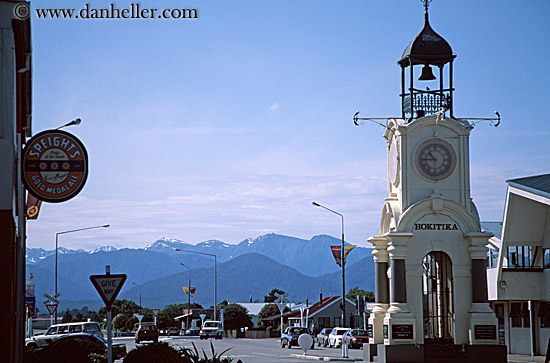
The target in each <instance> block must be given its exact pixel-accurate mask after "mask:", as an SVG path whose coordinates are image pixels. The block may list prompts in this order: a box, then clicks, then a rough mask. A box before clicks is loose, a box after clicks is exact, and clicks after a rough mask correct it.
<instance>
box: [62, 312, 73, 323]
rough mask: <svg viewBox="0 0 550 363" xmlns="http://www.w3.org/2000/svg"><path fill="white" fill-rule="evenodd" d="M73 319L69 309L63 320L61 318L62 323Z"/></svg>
mask: <svg viewBox="0 0 550 363" xmlns="http://www.w3.org/2000/svg"><path fill="white" fill-rule="evenodd" d="M71 321H73V316H72V315H71V312H70V311H69V310H67V311H65V313H64V314H63V320H61V322H62V323H70V322H71Z"/></svg>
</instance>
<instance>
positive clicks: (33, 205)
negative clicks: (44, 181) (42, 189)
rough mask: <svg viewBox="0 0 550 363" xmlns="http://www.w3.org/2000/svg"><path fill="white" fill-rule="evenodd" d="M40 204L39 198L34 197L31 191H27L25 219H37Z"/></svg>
mask: <svg viewBox="0 0 550 363" xmlns="http://www.w3.org/2000/svg"><path fill="white" fill-rule="evenodd" d="M41 205H42V201H41V200H40V199H38V198H36V197H34V196H33V195H32V194H31V193H27V207H26V211H27V219H38V213H39V212H40V206H41Z"/></svg>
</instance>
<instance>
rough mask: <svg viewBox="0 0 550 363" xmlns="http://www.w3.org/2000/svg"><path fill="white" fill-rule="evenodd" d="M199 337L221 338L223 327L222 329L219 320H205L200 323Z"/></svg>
mask: <svg viewBox="0 0 550 363" xmlns="http://www.w3.org/2000/svg"><path fill="white" fill-rule="evenodd" d="M199 337H200V338H201V339H208V338H216V339H222V338H223V329H222V323H221V321H217V320H206V321H205V322H204V323H202V327H201V331H200V333H199Z"/></svg>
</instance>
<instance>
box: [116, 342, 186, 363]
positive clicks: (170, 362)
mask: <svg viewBox="0 0 550 363" xmlns="http://www.w3.org/2000/svg"><path fill="white" fill-rule="evenodd" d="M123 362H124V363H149V362H163V363H179V362H182V363H187V362H188V361H186V360H185V359H184V358H183V357H182V354H181V353H180V352H179V351H178V350H176V349H175V348H173V347H171V346H170V345H168V344H167V343H155V344H147V345H142V346H139V347H137V348H136V349H133V350H131V351H130V352H128V354H127V355H126V357H124V361H123Z"/></svg>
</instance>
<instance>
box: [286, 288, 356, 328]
mask: <svg viewBox="0 0 550 363" xmlns="http://www.w3.org/2000/svg"><path fill="white" fill-rule="evenodd" d="M341 301H342V299H341V298H340V296H330V297H326V298H323V296H322V295H321V297H320V300H319V302H318V303H316V304H313V305H311V306H309V307H302V308H301V309H299V310H298V311H293V312H292V313H291V314H288V315H286V318H287V319H288V325H289V326H306V327H308V328H310V329H311V330H320V329H322V328H332V327H337V326H342V310H341V309H340V304H341ZM346 311H348V312H350V313H351V317H352V319H350V322H352V325H353V327H356V326H359V325H362V321H359V320H360V319H359V318H358V317H356V316H355V315H354V314H353V313H354V311H355V304H354V303H353V302H351V301H349V300H348V299H346ZM346 320H347V319H346Z"/></svg>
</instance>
